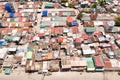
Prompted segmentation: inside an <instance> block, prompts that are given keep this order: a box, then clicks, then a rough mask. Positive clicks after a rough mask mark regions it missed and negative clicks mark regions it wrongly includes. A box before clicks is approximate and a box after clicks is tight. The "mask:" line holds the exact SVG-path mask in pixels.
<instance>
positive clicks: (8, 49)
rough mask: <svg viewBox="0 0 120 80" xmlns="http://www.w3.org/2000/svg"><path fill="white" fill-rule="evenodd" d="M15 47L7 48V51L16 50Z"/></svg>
mask: <svg viewBox="0 0 120 80" xmlns="http://www.w3.org/2000/svg"><path fill="white" fill-rule="evenodd" d="M16 50H17V49H16V48H9V49H8V51H16Z"/></svg>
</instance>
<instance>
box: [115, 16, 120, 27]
mask: <svg viewBox="0 0 120 80" xmlns="http://www.w3.org/2000/svg"><path fill="white" fill-rule="evenodd" d="M115 23H116V25H117V26H120V16H119V17H117V18H116V19H115Z"/></svg>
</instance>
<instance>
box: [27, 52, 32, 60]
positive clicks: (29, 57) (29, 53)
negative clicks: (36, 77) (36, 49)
mask: <svg viewBox="0 0 120 80" xmlns="http://www.w3.org/2000/svg"><path fill="white" fill-rule="evenodd" d="M26 58H27V59H32V51H28V52H27V54H26Z"/></svg>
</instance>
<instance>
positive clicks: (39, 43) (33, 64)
mask: <svg viewBox="0 0 120 80" xmlns="http://www.w3.org/2000/svg"><path fill="white" fill-rule="evenodd" d="M16 4H17V5H18V6H19V11H18V12H15V13H8V12H5V13H4V7H2V10H1V12H2V11H3V12H2V14H4V18H3V22H2V26H3V27H5V28H0V55H1V56H0V64H1V65H3V68H5V72H6V74H8V73H10V70H11V68H13V66H15V64H18V63H19V64H18V65H19V67H23V68H25V72H36V71H38V72H40V71H42V72H48V71H53V72H54V71H64V70H65V71H70V70H71V71H84V70H86V71H106V70H119V69H120V65H119V63H120V60H119V58H120V49H119V48H120V43H119V40H120V38H119V37H120V35H119V27H114V26H115V22H114V19H115V16H113V14H107V13H106V14H101V13H85V14H84V15H83V17H82V19H81V22H82V23H83V25H80V24H81V23H80V21H78V20H77V19H76V14H77V13H76V11H75V10H74V9H69V10H68V11H66V10H65V9H59V10H58V11H57V10H49V9H46V8H48V7H50V8H53V7H51V3H50V4H49V5H48V3H47V4H45V5H46V6H47V7H46V8H45V9H44V10H42V11H41V13H37V12H38V11H36V12H34V11H33V10H31V11H24V10H23V7H24V8H27V9H29V8H34V9H36V8H37V9H38V8H39V7H40V4H41V2H34V3H33V2H30V3H29V2H26V3H25V5H20V4H19V2H16ZM35 4H36V5H38V6H36V7H35ZM56 4H57V3H56ZM33 6H34V7H33ZM0 8H1V7H0ZM38 14H39V15H40V19H41V21H40V23H38V22H39V17H38ZM36 20H37V24H38V25H39V26H38V28H37V29H39V32H36V31H35V27H36V26H35V25H33V23H34V22H35V21H36ZM30 26H33V27H30ZM81 26H83V31H82V30H81V29H82V27H81ZM16 27H17V28H16ZM108 27H109V28H108ZM111 27H112V28H111ZM116 28H118V30H117V31H115V30H116ZM111 29H112V30H111ZM109 30H110V31H109ZM8 68H9V69H8Z"/></svg>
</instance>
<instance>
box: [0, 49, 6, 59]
mask: <svg viewBox="0 0 120 80" xmlns="http://www.w3.org/2000/svg"><path fill="white" fill-rule="evenodd" d="M6 53H7V48H2V49H0V59H4V57H5V55H6Z"/></svg>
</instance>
